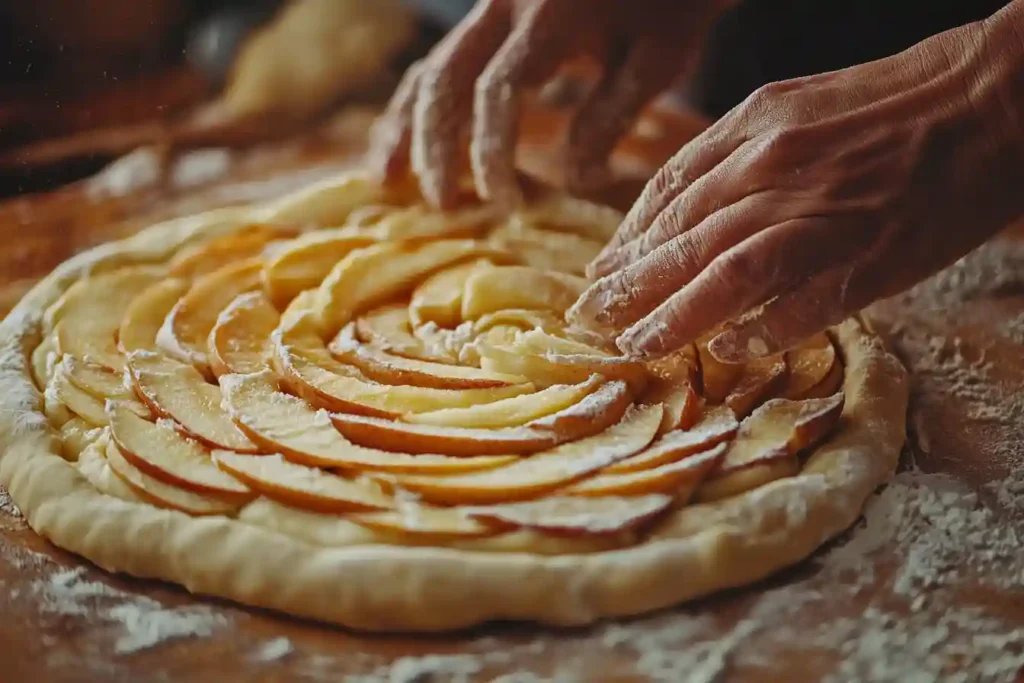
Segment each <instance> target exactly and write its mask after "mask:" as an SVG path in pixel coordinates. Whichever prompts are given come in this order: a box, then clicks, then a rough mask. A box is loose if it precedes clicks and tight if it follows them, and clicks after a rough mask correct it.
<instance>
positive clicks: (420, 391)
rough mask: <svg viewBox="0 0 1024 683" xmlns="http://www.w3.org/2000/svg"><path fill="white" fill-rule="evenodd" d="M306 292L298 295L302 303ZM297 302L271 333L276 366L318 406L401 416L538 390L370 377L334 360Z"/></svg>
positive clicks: (524, 386)
mask: <svg viewBox="0 0 1024 683" xmlns="http://www.w3.org/2000/svg"><path fill="white" fill-rule="evenodd" d="M302 298H303V297H299V298H297V299H296V300H295V301H296V302H299V301H300V299H302ZM313 325H315V322H313V319H312V317H311V315H310V314H309V313H308V312H303V311H301V309H300V308H299V306H298V305H297V306H296V307H295V308H294V309H292V308H290V309H289V310H288V311H285V313H284V314H283V315H282V316H281V324H280V326H279V327H278V329H276V330H274V333H273V334H272V335H271V342H272V348H273V352H274V364H275V369H276V370H277V372H278V374H279V375H280V376H281V379H282V381H283V382H284V383H285V384H286V385H287V386H288V388H289V389H290V390H291V391H292V392H294V393H296V394H298V395H299V396H301V397H302V398H304V399H306V400H307V401H309V402H310V403H312V404H313V405H316V406H319V407H322V408H327V409H328V410H335V411H340V412H350V413H357V414H361V415H375V416H392V417H398V416H399V415H404V414H406V413H423V412H428V411H431V410H440V409H442V408H461V407H466V406H472V405H476V404H479V403H489V402H491V401H497V400H499V399H502V398H508V397H510V396H518V395H519V394H523V393H528V392H530V391H533V390H534V386H533V385H532V384H517V385H512V386H506V387H496V388H493V389H432V388H427V387H403V386H388V385H384V384H376V383H373V382H369V381H367V380H366V378H365V377H364V376H363V374H362V373H361V372H360V371H359V370H358V369H357V368H355V367H353V366H350V365H345V364H343V363H339V362H337V361H336V360H334V359H333V358H332V357H331V355H330V354H329V353H328V352H327V349H326V347H324V345H323V341H322V340H320V338H319V337H317V336H316V334H315V333H314V332H313V331H312V328H313Z"/></svg>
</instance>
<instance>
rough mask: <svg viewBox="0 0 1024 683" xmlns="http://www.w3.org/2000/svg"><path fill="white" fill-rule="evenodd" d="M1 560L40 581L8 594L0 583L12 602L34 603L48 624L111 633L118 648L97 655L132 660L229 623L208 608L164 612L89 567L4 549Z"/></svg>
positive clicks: (184, 608) (179, 608)
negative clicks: (96, 577) (77, 623)
mask: <svg viewBox="0 0 1024 683" xmlns="http://www.w3.org/2000/svg"><path fill="white" fill-rule="evenodd" d="M0 560H2V561H4V562H6V563H8V564H10V565H12V566H13V567H14V568H16V569H19V570H20V571H21V572H22V573H26V574H32V575H36V576H38V577H39V578H36V579H35V580H33V581H31V582H29V583H27V585H24V586H18V587H11V588H9V589H8V588H7V587H5V586H3V584H2V583H0V593H4V594H5V595H6V597H7V599H10V600H15V599H19V598H25V599H31V600H32V602H33V604H34V605H36V606H37V609H38V610H39V617H40V620H41V621H43V622H44V623H45V621H46V620H48V619H52V618H63V617H79V618H81V619H84V620H87V621H88V622H89V624H90V625H91V627H95V628H97V629H103V630H105V631H108V632H109V633H110V636H111V639H112V643H113V644H112V646H111V648H110V650H109V651H106V652H100V651H99V648H96V649H97V652H95V654H96V655H109V654H111V653H112V654H117V655H127V654H132V653H135V652H139V651H142V650H146V649H148V648H151V647H154V646H156V645H160V644H161V643H165V642H168V641H171V640H176V639H179V638H197V637H204V636H209V635H212V634H213V633H214V632H215V631H216V630H217V629H219V628H221V627H223V626H225V625H226V623H227V620H226V618H225V617H223V616H221V615H219V614H217V613H216V612H215V611H214V610H213V609H212V608H211V607H209V606H206V605H189V606H183V607H165V606H164V605H162V604H161V603H160V602H158V601H156V600H154V599H152V598H148V597H145V596H141V595H136V594H133V593H129V592H126V591H122V590H119V589H117V588H114V587H113V586H110V585H108V584H106V583H102V582H99V581H92V580H90V579H89V578H88V576H87V573H88V570H87V569H86V568H85V567H75V568H72V569H62V568H60V567H59V566H58V565H56V564H55V563H54V562H53V561H52V560H50V559H49V558H48V557H46V556H45V555H42V554H40V553H35V552H32V551H29V550H24V549H20V548H14V547H7V548H0ZM0 597H2V596H0ZM0 604H2V600H0Z"/></svg>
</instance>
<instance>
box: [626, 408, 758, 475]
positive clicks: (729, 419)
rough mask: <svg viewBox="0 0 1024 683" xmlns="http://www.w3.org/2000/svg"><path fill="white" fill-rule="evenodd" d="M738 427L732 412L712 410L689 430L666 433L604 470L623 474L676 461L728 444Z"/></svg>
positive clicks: (718, 409)
mask: <svg viewBox="0 0 1024 683" xmlns="http://www.w3.org/2000/svg"><path fill="white" fill-rule="evenodd" d="M739 427H740V423H739V422H737V420H736V418H735V416H733V414H732V411H730V410H729V409H728V408H724V407H719V408H714V409H712V410H710V411H708V412H707V413H705V414H704V416H703V418H702V419H701V420H700V422H698V423H697V424H696V425H694V426H693V427H691V428H690V429H687V430H678V431H674V432H668V433H667V434H664V435H662V436H661V437H660V438H659V439H658V440H657V441H655V442H654V443H652V444H651V445H650V446H648V447H647V448H645V449H644V450H642V451H640V452H639V453H636V454H635V455H632V456H630V457H628V458H625V459H624V460H621V461H619V462H617V463H615V464H614V465H610V466H609V467H608V468H607V469H606V471H607V472H608V473H612V474H622V473H627V472H637V471H640V470H647V469H651V468H653V467H660V466H661V465H664V464H666V463H671V462H676V461H679V460H682V459H683V458H687V457H689V456H692V455H693V454H695V453H701V452H704V451H708V450H711V449H712V448H714V447H715V446H717V445H718V444H720V443H723V442H726V441H730V440H731V439H732V438H733V437H734V436H736V432H737V431H738V430H739Z"/></svg>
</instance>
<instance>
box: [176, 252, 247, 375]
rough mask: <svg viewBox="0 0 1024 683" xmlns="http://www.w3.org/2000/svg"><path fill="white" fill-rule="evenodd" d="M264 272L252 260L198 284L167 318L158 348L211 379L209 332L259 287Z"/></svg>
mask: <svg viewBox="0 0 1024 683" xmlns="http://www.w3.org/2000/svg"><path fill="white" fill-rule="evenodd" d="M261 269H262V262H261V261H260V260H259V259H250V260H248V261H240V262H238V263H232V264H229V265H226V266H224V267H223V268H220V269H219V270H216V271H214V272H212V273H210V274H209V275H206V276H204V277H202V278H200V279H199V280H197V281H196V282H195V284H193V285H192V287H191V288H190V289H189V290H188V292H187V293H186V294H185V296H183V297H182V298H181V299H180V300H179V301H178V303H177V304H175V306H174V308H172V309H171V312H170V313H168V314H167V319H166V320H164V324H163V327H161V328H160V331H159V332H158V333H157V336H156V343H157V346H159V347H160V348H161V349H162V350H164V351H166V352H167V353H168V354H169V355H170V356H171V357H172V358H176V359H178V360H180V361H184V362H186V363H192V364H193V365H195V366H196V368H197V369H199V371H200V372H202V373H203V374H204V375H206V376H208V377H212V376H213V373H212V371H211V370H210V363H209V359H208V357H207V353H206V348H207V341H208V340H209V338H210V332H211V330H213V326H214V325H215V324H216V323H217V317H218V316H219V315H220V312H221V311H223V310H224V309H225V308H226V307H227V305H228V304H230V303H231V302H232V301H233V300H234V299H235V298H236V297H237V296H238V295H240V294H244V293H245V292H249V291H252V290H254V289H256V288H257V287H259V277H260V270H261Z"/></svg>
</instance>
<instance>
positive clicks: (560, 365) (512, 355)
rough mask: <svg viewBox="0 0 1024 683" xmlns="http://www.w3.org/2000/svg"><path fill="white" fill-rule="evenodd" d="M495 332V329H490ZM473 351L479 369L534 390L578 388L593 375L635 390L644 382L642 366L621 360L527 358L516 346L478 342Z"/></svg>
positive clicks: (645, 376) (557, 357)
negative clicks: (506, 376)
mask: <svg viewBox="0 0 1024 683" xmlns="http://www.w3.org/2000/svg"><path fill="white" fill-rule="evenodd" d="M492 329H495V328H492ZM473 347H474V348H475V350H476V353H477V354H479V356H480V367H481V368H483V369H485V370H488V371H491V372H500V373H503V374H511V375H519V376H522V377H525V378H527V379H528V380H529V381H531V382H533V383H534V384H536V385H537V386H541V387H547V386H551V385H553V384H579V383H581V382H585V381H586V380H587V378H588V377H590V376H591V375H592V374H594V373H597V374H600V375H603V376H605V377H607V378H609V379H617V380H622V381H625V382H627V383H629V384H630V385H631V386H633V387H634V388H635V389H639V388H640V387H641V386H642V385H643V383H644V382H645V381H646V379H647V372H646V370H645V369H644V367H643V365H642V364H640V363H637V362H635V361H632V360H629V359H625V358H606V357H603V356H563V355H556V354H547V355H536V354H531V353H529V352H527V351H525V350H523V349H521V348H520V347H519V346H518V345H516V344H513V345H512V346H502V345H492V344H490V343H488V342H487V341H485V340H484V339H479V340H478V341H477V342H476V343H475V344H474V345H473Z"/></svg>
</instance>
